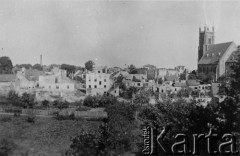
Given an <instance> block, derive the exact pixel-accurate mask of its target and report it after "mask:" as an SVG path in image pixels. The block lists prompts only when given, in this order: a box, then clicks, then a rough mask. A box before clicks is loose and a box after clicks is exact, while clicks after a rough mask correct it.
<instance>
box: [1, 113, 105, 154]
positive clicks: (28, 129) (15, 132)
mask: <svg viewBox="0 0 240 156" xmlns="http://www.w3.org/2000/svg"><path fill="white" fill-rule="evenodd" d="M26 118H27V117H13V116H5V115H1V116H0V140H2V139H4V138H6V139H7V140H8V141H12V142H13V143H14V144H16V147H15V148H14V150H13V153H12V155H14V156H15V155H16V156H19V155H20V156H21V155H24V156H26V155H29V156H49V155H51V156H58V155H61V153H63V152H64V151H65V150H66V149H67V148H69V145H70V143H71V140H70V139H71V137H74V136H75V135H77V134H78V133H79V132H80V131H81V130H82V129H83V130H87V131H94V130H97V128H98V126H99V125H100V124H101V122H100V121H76V120H62V121H59V120H56V119H54V118H36V121H35V123H29V122H27V119H26ZM27 153H28V154H27Z"/></svg>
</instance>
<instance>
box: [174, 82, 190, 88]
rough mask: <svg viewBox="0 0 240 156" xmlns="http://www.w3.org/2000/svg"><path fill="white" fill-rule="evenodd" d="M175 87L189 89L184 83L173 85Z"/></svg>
mask: <svg viewBox="0 0 240 156" xmlns="http://www.w3.org/2000/svg"><path fill="white" fill-rule="evenodd" d="M173 86H174V87H187V84H186V83H183V82H176V83H174V84H173Z"/></svg>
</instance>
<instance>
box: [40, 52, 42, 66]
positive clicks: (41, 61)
mask: <svg viewBox="0 0 240 156" xmlns="http://www.w3.org/2000/svg"><path fill="white" fill-rule="evenodd" d="M40 65H41V66H42V54H41V55H40Z"/></svg>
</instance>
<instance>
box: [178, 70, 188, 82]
mask: <svg viewBox="0 0 240 156" xmlns="http://www.w3.org/2000/svg"><path fill="white" fill-rule="evenodd" d="M186 74H187V71H186V69H185V70H184V72H183V73H181V74H180V76H179V77H180V80H186Z"/></svg>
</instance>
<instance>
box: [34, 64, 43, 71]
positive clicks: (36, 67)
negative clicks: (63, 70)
mask: <svg viewBox="0 0 240 156" xmlns="http://www.w3.org/2000/svg"><path fill="white" fill-rule="evenodd" d="M32 68H33V69H37V70H40V71H42V70H43V67H42V66H41V65H40V64H34V65H33V67H32Z"/></svg>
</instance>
